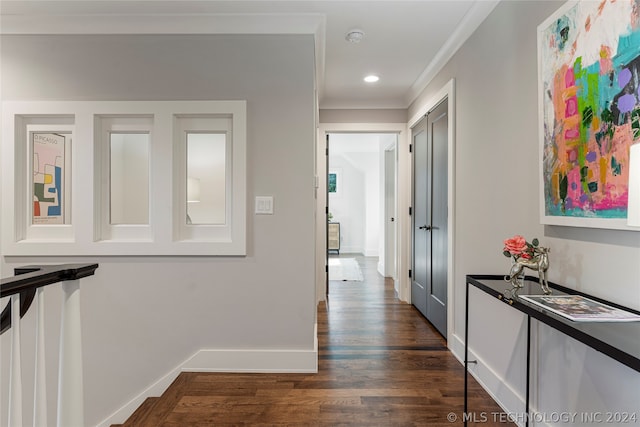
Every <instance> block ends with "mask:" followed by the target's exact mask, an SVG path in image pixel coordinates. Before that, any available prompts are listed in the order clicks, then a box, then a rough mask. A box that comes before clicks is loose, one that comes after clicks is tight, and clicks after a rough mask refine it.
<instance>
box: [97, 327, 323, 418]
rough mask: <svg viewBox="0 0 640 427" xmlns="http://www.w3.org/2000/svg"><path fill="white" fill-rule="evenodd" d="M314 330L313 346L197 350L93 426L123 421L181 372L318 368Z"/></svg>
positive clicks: (287, 370) (162, 389)
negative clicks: (292, 348) (272, 348)
mask: <svg viewBox="0 0 640 427" xmlns="http://www.w3.org/2000/svg"><path fill="white" fill-rule="evenodd" d="M317 331H318V325H316V326H315V334H314V337H315V342H314V348H313V350H213V349H203V350H199V351H197V352H196V353H195V354H194V355H192V356H191V357H189V358H188V359H187V360H185V361H184V362H182V363H181V364H180V365H178V366H176V367H175V368H174V369H172V370H171V371H170V372H168V373H166V374H165V375H164V376H163V377H162V378H160V379H159V380H158V381H156V382H155V383H153V384H152V385H150V386H149V387H147V388H146V389H144V390H143V391H142V392H141V393H140V394H139V395H137V396H136V397H134V398H133V399H131V400H130V401H129V402H127V403H126V404H125V405H124V406H122V407H121V408H120V409H118V410H116V411H115V412H114V413H112V414H111V415H109V416H108V417H107V418H105V419H104V420H103V421H101V422H100V423H98V424H97V425H96V427H109V426H111V425H112V424H121V423H124V422H125V421H126V420H127V418H129V417H130V416H131V414H133V412H134V411H135V410H136V409H138V407H139V406H140V405H142V403H143V402H144V401H145V400H146V399H147V398H148V397H154V396H160V395H162V393H164V392H165V390H166V389H167V388H168V387H169V386H170V385H171V383H172V382H173V381H174V380H175V379H176V378H177V377H178V375H179V374H180V372H256V373H258V372H260V373H278V372H282V373H315V372H318V334H317Z"/></svg>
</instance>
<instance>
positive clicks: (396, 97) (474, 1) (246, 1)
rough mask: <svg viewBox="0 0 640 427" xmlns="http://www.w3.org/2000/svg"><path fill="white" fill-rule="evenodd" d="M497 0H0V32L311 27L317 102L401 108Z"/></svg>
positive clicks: (307, 30)
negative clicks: (351, 38)
mask: <svg viewBox="0 0 640 427" xmlns="http://www.w3.org/2000/svg"><path fill="white" fill-rule="evenodd" d="M498 2H499V0H368V1H365V0H355V1H353V0H283V1H282V0H281V1H273V0H226V1H219V0H196V1H191V0H184V1H175V0H142V1H140V0H110V1H101V0H98V1H96V0H67V1H58V0H39V1H29V0H2V2H1V4H0V15H1V16H0V18H1V20H0V33H1V34H158V33H164V34H184V33H189V34H313V35H314V37H315V47H316V68H317V69H316V72H317V75H318V92H319V97H320V108H323V109H341V108H407V107H408V106H409V105H410V104H411V102H412V101H413V100H414V99H415V98H416V97H417V96H418V95H419V93H420V92H421V91H422V90H423V89H424V87H426V85H427V84H428V83H429V81H430V80H431V78H433V77H434V76H435V74H436V73H437V72H438V71H439V70H440V68H441V67H442V66H444V65H445V64H446V62H447V61H448V60H449V59H450V57H451V56H452V55H453V54H454V53H455V51H456V50H457V49H458V47H459V46H461V45H462V43H463V42H464V41H465V40H466V38H467V37H469V36H470V35H471V34H472V33H473V31H475V29H476V28H477V26H478V25H479V24H480V23H481V22H482V21H483V20H484V19H485V18H486V17H487V16H488V14H489V13H490V12H491V11H492V10H493V8H494V7H495V6H496V4H497V3H498ZM352 29H360V30H362V31H363V32H364V34H365V35H364V38H363V39H362V41H361V42H360V43H350V42H348V41H346V40H345V35H346V33H347V32H349V31H350V30H352ZM367 74H376V75H378V76H379V77H380V81H379V82H377V83H373V84H371V83H365V82H364V81H363V78H364V77H365V75H367Z"/></svg>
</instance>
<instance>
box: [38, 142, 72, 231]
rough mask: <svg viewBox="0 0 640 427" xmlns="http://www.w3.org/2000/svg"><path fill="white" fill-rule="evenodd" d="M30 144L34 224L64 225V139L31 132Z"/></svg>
mask: <svg viewBox="0 0 640 427" xmlns="http://www.w3.org/2000/svg"><path fill="white" fill-rule="evenodd" d="M31 138H32V143H33V224H64V204H63V195H64V169H65V158H64V155H65V137H64V136H63V135H59V134H56V133H40V132H33V133H31Z"/></svg>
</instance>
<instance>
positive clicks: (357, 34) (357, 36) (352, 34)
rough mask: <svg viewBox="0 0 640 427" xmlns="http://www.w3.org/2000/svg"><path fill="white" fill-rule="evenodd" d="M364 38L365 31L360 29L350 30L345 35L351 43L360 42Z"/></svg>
mask: <svg viewBox="0 0 640 427" xmlns="http://www.w3.org/2000/svg"><path fill="white" fill-rule="evenodd" d="M363 38H364V31H362V30H358V29H353V30H349V32H348V33H347V34H346V35H345V36H344V39H345V40H346V41H348V42H349V43H360V41H361V40H362V39H363Z"/></svg>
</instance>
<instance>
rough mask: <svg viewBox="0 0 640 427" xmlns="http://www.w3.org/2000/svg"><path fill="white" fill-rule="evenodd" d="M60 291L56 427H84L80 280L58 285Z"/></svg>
mask: <svg viewBox="0 0 640 427" xmlns="http://www.w3.org/2000/svg"><path fill="white" fill-rule="evenodd" d="M62 291H63V293H64V295H63V304H62V324H61V326H60V368H59V371H58V378H59V380H58V416H57V426H58V427H84V397H83V394H84V393H83V387H82V339H81V338H82V337H81V327H80V280H68V281H64V282H62Z"/></svg>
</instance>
